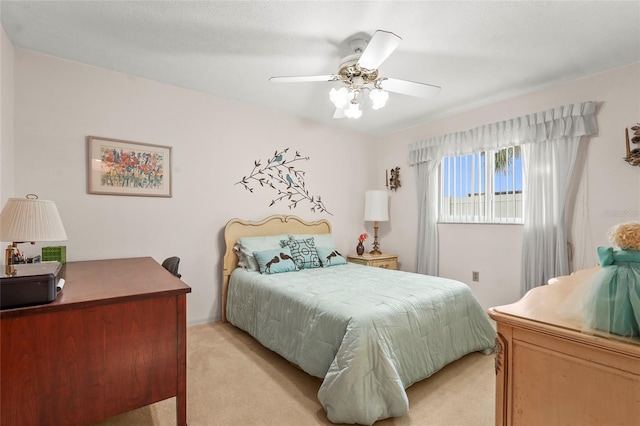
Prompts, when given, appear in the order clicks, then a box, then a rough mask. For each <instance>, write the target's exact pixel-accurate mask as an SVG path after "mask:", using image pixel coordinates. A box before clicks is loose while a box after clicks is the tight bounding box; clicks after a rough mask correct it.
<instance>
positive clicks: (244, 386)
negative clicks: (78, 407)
mask: <svg viewBox="0 0 640 426" xmlns="http://www.w3.org/2000/svg"><path fill="white" fill-rule="evenodd" d="M320 384H321V381H320V379H318V378H315V377H312V376H310V375H308V374H306V373H305V372H303V371H301V370H300V369H298V368H297V367H295V366H294V365H292V364H290V363H289V362H288V361H286V360H285V359H283V358H281V357H280V356H278V355H277V354H275V353H274V352H271V351H270V350H268V349H266V348H264V347H263V346H261V345H260V344H259V343H258V342H257V341H256V340H254V339H253V338H252V337H251V336H249V335H248V334H246V333H245V332H243V331H241V330H239V329H237V328H235V327H233V326H232V325H231V324H228V323H227V324H223V323H220V322H213V323H208V324H202V325H197V326H192V327H189V328H188V329H187V422H188V424H189V425H190V426H217V425H221V426H222V425H224V426H227V425H229V426H232V425H243V426H244V425H247V426H250V425H269V426H270V425H296V426H298V425H302V426H306V425H331V424H332V423H331V422H329V420H328V419H327V416H326V414H325V411H324V410H323V408H322V406H321V405H320V403H319V402H318V399H317V396H316V394H317V392H318V388H319V387H320ZM407 395H408V397H409V413H408V414H407V415H405V416H403V417H396V418H391V419H385V420H381V421H378V422H376V426H400V425H416V426H417V425H421V426H422V425H447V426H484V425H486V426H492V425H494V418H495V417H494V416H495V414H494V409H495V408H494V407H495V406H494V403H495V371H494V357H493V355H482V354H480V353H478V352H476V353H472V354H469V355H467V356H465V357H463V358H461V359H459V360H457V361H455V362H453V363H451V364H449V365H447V366H446V367H444V368H443V369H442V370H440V371H438V372H437V373H435V374H434V375H432V376H431V377H429V378H427V379H425V380H422V381H420V382H418V383H415V384H413V385H412V386H410V387H409V388H408V389H407ZM98 424H99V425H100V426H134V425H135V426H145V425H162V426H164V425H167V426H170V425H171V426H172V425H175V398H171V399H167V400H164V401H160V402H158V403H156V404H152V405H149V406H147V407H143V408H140V409H137V410H133V411H130V412H128V413H124V414H121V415H119V416H116V417H112V418H110V419H107V420H105V421H103V422H101V423H98Z"/></svg>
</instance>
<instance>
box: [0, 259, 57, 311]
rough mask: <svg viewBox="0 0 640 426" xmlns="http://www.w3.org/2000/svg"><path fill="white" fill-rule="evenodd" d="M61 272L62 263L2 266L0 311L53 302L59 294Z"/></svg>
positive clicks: (0, 275)
mask: <svg viewBox="0 0 640 426" xmlns="http://www.w3.org/2000/svg"><path fill="white" fill-rule="evenodd" d="M61 270H62V264H61V263H60V262H44V263H20V264H15V265H8V266H7V265H2V270H0V309H7V308H18V307H22V306H31V305H42V304H45V303H50V302H53V301H54V300H56V295H57V293H58V282H59V281H60V271H61ZM63 282H64V281H63Z"/></svg>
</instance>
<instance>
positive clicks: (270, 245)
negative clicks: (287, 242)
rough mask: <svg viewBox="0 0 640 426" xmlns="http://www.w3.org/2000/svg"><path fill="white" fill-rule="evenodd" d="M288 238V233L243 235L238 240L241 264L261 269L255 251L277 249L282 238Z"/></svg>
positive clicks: (249, 267)
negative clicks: (258, 235)
mask: <svg viewBox="0 0 640 426" xmlns="http://www.w3.org/2000/svg"><path fill="white" fill-rule="evenodd" d="M283 238H288V235H287V234H279V235H265V236H261V237H243V238H240V239H239V240H238V244H239V245H240V253H241V256H240V257H239V263H238V264H239V265H240V266H243V267H245V268H247V269H250V270H252V271H258V270H260V268H259V266H258V262H257V261H256V258H255V257H254V256H253V253H254V252H256V251H264V250H275V249H277V248H280V247H281V245H280V240H282V239H283Z"/></svg>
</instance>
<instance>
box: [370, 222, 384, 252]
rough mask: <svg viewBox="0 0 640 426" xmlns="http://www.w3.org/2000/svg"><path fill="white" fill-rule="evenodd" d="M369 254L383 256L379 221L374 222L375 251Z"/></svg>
mask: <svg viewBox="0 0 640 426" xmlns="http://www.w3.org/2000/svg"><path fill="white" fill-rule="evenodd" d="M369 254H382V252H381V251H380V245H379V244H378V221H377V220H376V221H374V222H373V250H371V251H370V252H369Z"/></svg>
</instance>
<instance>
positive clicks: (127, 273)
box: [0, 257, 191, 426]
mask: <svg viewBox="0 0 640 426" xmlns="http://www.w3.org/2000/svg"><path fill="white" fill-rule="evenodd" d="M61 275H62V278H64V279H65V281H66V283H65V286H64V290H63V291H62V293H60V294H58V297H57V299H56V300H55V301H53V302H51V303H49V304H46V305H38V306H31V307H25V308H16V309H6V310H2V311H0V328H1V332H2V337H1V341H0V346H1V354H0V355H1V359H2V365H1V367H0V368H1V375H0V385H1V387H0V406H1V407H2V411H1V414H0V424H2V425H3V426H12V425H20V426H29V425H56V426H58V425H89V424H92V423H95V422H98V421H100V420H103V419H106V418H109V417H112V416H115V415H117V414H120V413H123V412H126V411H130V410H133V409H135V408H139V407H143V406H145V405H148V404H152V403H155V402H158V401H161V400H163V399H167V398H171V397H176V424H177V425H179V426H184V425H186V420H187V419H186V415H187V411H186V407H187V405H186V404H187V395H186V295H187V293H189V292H191V289H190V287H188V286H187V285H186V284H184V283H183V282H182V281H180V280H179V279H178V278H176V277H174V276H173V275H171V273H169V272H168V271H167V270H166V269H164V268H163V267H162V266H160V265H159V264H158V263H157V262H156V261H155V260H153V259H152V258H150V257H145V258H133V259H114V260H97V261H86V262H69V263H67V264H66V265H65V266H64V267H63V269H62V272H61Z"/></svg>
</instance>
